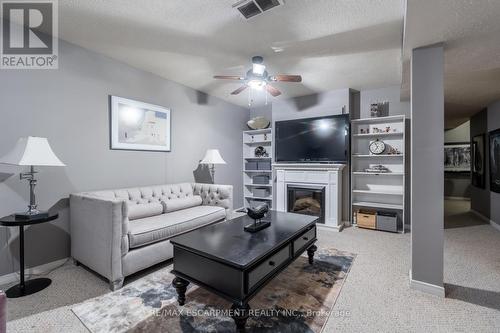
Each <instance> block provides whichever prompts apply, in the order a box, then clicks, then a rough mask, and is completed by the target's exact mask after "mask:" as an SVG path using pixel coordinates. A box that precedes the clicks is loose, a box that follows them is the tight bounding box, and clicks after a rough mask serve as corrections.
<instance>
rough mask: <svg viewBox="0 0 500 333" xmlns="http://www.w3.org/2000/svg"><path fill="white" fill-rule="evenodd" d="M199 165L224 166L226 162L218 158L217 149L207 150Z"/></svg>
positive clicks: (220, 157)
mask: <svg viewBox="0 0 500 333" xmlns="http://www.w3.org/2000/svg"><path fill="white" fill-rule="evenodd" d="M200 163H201V164H226V161H224V159H223V158H222V156H220V153H219V150H218V149H208V150H207V152H206V154H205V157H204V158H203V159H202V160H201V162H200Z"/></svg>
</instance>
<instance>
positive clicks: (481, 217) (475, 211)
mask: <svg viewBox="0 0 500 333" xmlns="http://www.w3.org/2000/svg"><path fill="white" fill-rule="evenodd" d="M470 212H471V213H472V214H474V215H476V216H477V217H479V218H480V219H481V220H483V221H485V222H486V223H490V219H489V218H487V217H486V216H484V215H483V214H481V213H480V212H478V211H477V210H474V209H471V210H470Z"/></svg>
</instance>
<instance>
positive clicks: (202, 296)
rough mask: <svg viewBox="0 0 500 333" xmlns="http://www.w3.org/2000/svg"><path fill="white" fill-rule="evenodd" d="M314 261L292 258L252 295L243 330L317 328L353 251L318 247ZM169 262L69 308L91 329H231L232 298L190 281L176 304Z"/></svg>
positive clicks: (332, 301)
mask: <svg viewBox="0 0 500 333" xmlns="http://www.w3.org/2000/svg"><path fill="white" fill-rule="evenodd" d="M314 257H315V261H314V265H312V266H311V265H309V263H308V260H307V257H306V256H302V257H300V258H298V259H297V260H295V262H293V263H292V264H291V265H290V266H289V267H288V268H287V269H286V270H285V271H283V272H282V273H281V274H279V275H278V276H277V277H275V278H274V279H273V280H272V281H271V282H270V283H269V284H268V285H266V286H265V287H264V289H262V290H261V291H260V292H259V293H258V294H257V296H255V297H254V298H253V299H252V300H251V301H250V307H251V309H252V313H251V316H250V318H249V319H248V321H247V326H246V327H247V332H321V330H322V328H323V326H324V324H325V323H326V321H327V320H328V317H329V316H330V314H331V312H332V308H333V305H334V304H335V301H336V300H337V297H338V295H339V293H340V290H341V288H342V285H343V283H344V280H345V279H346V277H347V274H348V272H349V269H350V268H351V265H352V263H353V261H354V258H355V255H354V254H352V253H347V252H342V251H338V250H335V249H320V250H318V251H317V252H316V254H315V256H314ZM171 269H172V266H169V267H166V268H163V269H161V270H159V271H157V272H155V273H152V274H150V275H148V276H146V277H144V278H142V279H140V280H138V281H135V282H133V283H131V284H129V285H127V286H125V287H124V288H123V289H121V290H119V291H116V292H113V293H109V294H106V295H103V296H100V297H97V298H94V299H90V300H88V301H86V302H84V303H81V304H79V305H76V306H75V307H73V308H72V311H73V312H74V313H75V315H76V316H77V317H78V318H79V319H80V320H81V322H82V323H83V324H84V325H85V326H86V327H87V328H88V329H89V330H90V331H91V332H93V333H101V332H134V333H135V332H172V333H173V332H179V333H181V332H182V333H186V332H234V331H235V324H234V321H233V319H232V318H231V317H230V316H229V313H228V311H229V309H230V308H231V304H230V303H229V302H227V301H226V300H224V299H222V298H220V297H218V296H216V295H214V294H212V293H210V292H208V291H206V290H204V289H203V288H199V287H197V286H195V285H193V284H190V285H189V287H188V291H187V293H186V304H185V305H184V306H179V305H178V304H177V293H176V291H175V288H173V287H172V285H171V284H172V280H173V278H174V276H173V275H172V274H170V270H171Z"/></svg>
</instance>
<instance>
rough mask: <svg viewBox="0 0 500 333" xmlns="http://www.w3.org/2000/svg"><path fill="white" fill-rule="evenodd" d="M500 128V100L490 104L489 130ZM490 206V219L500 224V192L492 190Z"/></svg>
mask: <svg viewBox="0 0 500 333" xmlns="http://www.w3.org/2000/svg"><path fill="white" fill-rule="evenodd" d="M499 128H500V101H497V102H496V103H493V104H492V105H490V106H488V132H491V131H494V130H497V129H499ZM488 140H489V139H488ZM488 142H489V141H488ZM488 163H489V162H488ZM488 168H489V165H488ZM488 182H489V179H488ZM488 186H489V184H488ZM490 207H491V208H490V219H491V220H492V221H493V222H494V223H496V224H498V225H500V193H496V192H490Z"/></svg>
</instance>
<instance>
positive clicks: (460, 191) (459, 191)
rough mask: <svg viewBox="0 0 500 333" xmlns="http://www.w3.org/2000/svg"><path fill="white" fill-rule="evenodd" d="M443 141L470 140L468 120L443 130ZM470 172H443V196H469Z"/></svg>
mask: <svg viewBox="0 0 500 333" xmlns="http://www.w3.org/2000/svg"><path fill="white" fill-rule="evenodd" d="M444 142H445V143H458V142H460V143H463V142H467V143H468V142H470V121H467V122H465V123H463V124H462V125H460V126H458V127H456V128H453V129H450V130H446V131H445V132H444ZM470 191H471V178H470V174H462V173H453V172H447V173H445V174H444V196H445V197H453V198H466V199H469V198H470Z"/></svg>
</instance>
